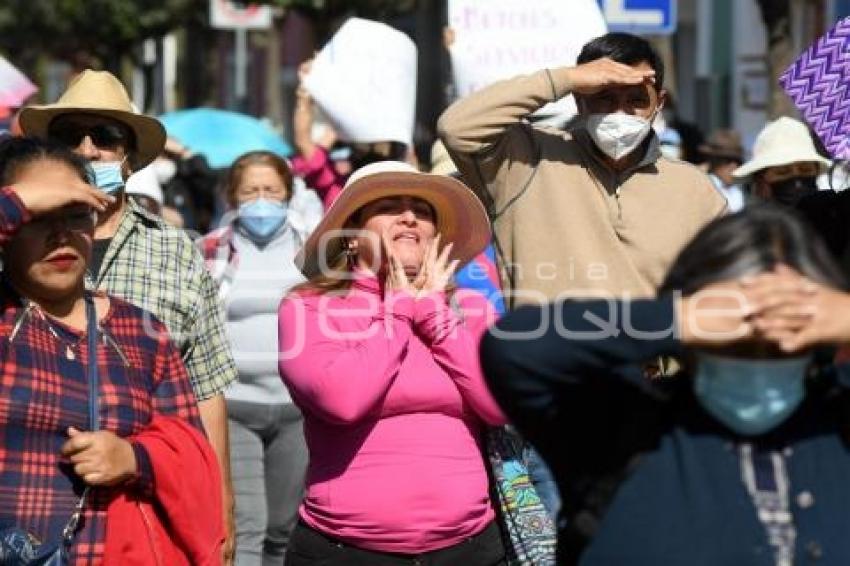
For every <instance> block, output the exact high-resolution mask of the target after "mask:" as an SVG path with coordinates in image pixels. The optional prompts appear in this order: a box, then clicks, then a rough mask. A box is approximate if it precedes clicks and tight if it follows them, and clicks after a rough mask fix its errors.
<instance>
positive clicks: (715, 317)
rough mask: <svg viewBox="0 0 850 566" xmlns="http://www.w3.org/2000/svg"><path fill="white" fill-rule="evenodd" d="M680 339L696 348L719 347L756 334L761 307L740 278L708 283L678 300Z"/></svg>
mask: <svg viewBox="0 0 850 566" xmlns="http://www.w3.org/2000/svg"><path fill="white" fill-rule="evenodd" d="M675 308H676V324H677V331H678V336H679V339H680V340H681V341H682V343H683V344H687V345H688V346H694V347H716V346H724V345H728V344H732V343H735V342H739V341H743V340H747V339H750V338H753V337H754V336H755V325H754V324H753V321H752V317H753V315H754V314H755V313H756V312H757V311H758V308H759V306H758V305H757V304H756V302H755V300H754V298H753V297H752V296H751V294H750V293H748V290H747V289H746V288H745V287H744V286H743V285H742V284H741V282H739V281H724V282H720V283H715V284H712V285H708V286H706V287H704V288H703V289H700V290H699V291H697V292H696V293H694V294H693V295H689V296H687V297H678V298H677V299H676V302H675Z"/></svg>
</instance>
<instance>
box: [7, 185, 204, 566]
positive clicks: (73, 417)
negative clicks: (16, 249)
mask: <svg viewBox="0 0 850 566" xmlns="http://www.w3.org/2000/svg"><path fill="white" fill-rule="evenodd" d="M27 219H28V214H27V212H26V211H25V209H24V208H23V205H22V204H21V202H20V201H19V200H18V198H17V197H16V196H15V195H14V194H13V193H12V192H11V191H9V190H7V189H0V245H2V244H4V243H5V242H7V241H8V240H9V238H10V237H11V236H12V235H13V234H14V232H15V231H16V230H17V229H18V228H19V227H20V226H21V225H22V224H23V223H24V222H25V221H26V220H27ZM100 333H101V336H102V338H101V340H100V341H99V344H98V352H97V360H98V364H99V365H98V368H99V407H98V414H99V419H100V428H101V429H102V430H108V431H112V432H114V433H115V434H117V435H118V436H120V437H129V436H132V435H133V434H135V433H138V432H139V431H141V430H142V429H143V428H144V427H145V426H146V424H147V423H149V422H150V420H151V418H152V416H153V415H154V414H167V415H176V416H180V417H183V418H185V419H187V420H189V421H190V422H192V423H193V424H195V425H196V426H198V427H199V428H200V420H199V416H198V411H197V406H196V402H195V397H194V394H193V393H192V387H191V384H190V383H189V378H188V375H187V373H186V369H185V367H184V366H183V363H182V361H181V359H180V354H179V352H178V351H177V349H176V348H175V347H174V346H173V344H172V342H171V340H170V339H169V335H168V332H167V331H166V329H165V327H164V325H163V324H162V323H160V322H159V321H158V320H156V319H155V318H154V317H153V316H152V315H150V314H149V313H147V312H145V311H143V310H141V309H139V308H138V307H135V306H133V305H131V304H130V303H127V302H125V301H122V300H120V299H116V298H114V297H110V307H109V311H108V312H107V313H106V316H105V317H104V319H103V320H102V321H101V322H100ZM88 361H89V352H88V345H87V341H86V333H85V332H82V331H78V330H75V329H73V328H70V327H68V326H66V325H64V324H62V323H60V322H58V321H56V320H53V319H50V318H48V317H47V315H45V314H43V313H42V311H41V310H40V309H38V307H36V306H34V305H32V304H27V303H25V302H24V301H22V300H21V299H20V298H19V297H18V296H16V294H15V293H14V292H12V291H11V290H10V289H9V287H8V286H5V285H4V286H2V287H0V527H3V526H18V527H20V528H23V529H25V530H27V531H28V532H30V533H32V534H34V535H36V536H37V537H38V538H39V539H40V540H42V541H56V540H58V539H59V536H60V533H61V530H62V528H63V527H64V525H65V523H66V522H67V521H68V518H69V517H70V515H71V513H72V511H73V508H74V505H75V504H76V502H77V500H78V498H79V496H80V494H81V492H82V489H83V487H84V486H83V484H82V482H81V481H80V480H79V478H77V476H76V475H75V474H74V472H73V469H72V467H71V466H70V465H69V464H68V463H67V462H66V461H65V460H64V459H63V458H62V456H61V454H60V450H61V447H62V445H63V444H64V442H65V441H66V440H67V438H68V437H67V434H66V431H67V429H68V427H71V426H73V427H76V428H78V429H80V430H86V429H88V428H89V425H88V379H87V374H86V368H87V364H88ZM133 449H134V452H135V454H136V458H137V461H138V464H139V475H138V478H137V479H136V480H134V481H133V482H132V483H130V484H125V485H124V486H120V487H115V488H95V489H93V490H92V492H91V493H92V495H91V497H90V498H89V500H88V501H87V503H86V507H85V510H84V514H83V520H82V521H81V524H80V528H79V529H78V531H77V534H76V537H75V539H74V544H73V546H72V548H71V556H70V558H71V564H74V565H95V564H100V563H101V562H102V559H103V549H104V538H105V534H106V508H107V506H108V503H109V501H110V500H111V498H112V497H114V496H115V494H116V493H118V491H119V490H121V489H135V490H141V493H142V494H150V493H151V490H152V489H153V488H154V486H153V483H152V477H151V469H150V463H149V461H148V459H147V454H146V452H145V451H144V448H142V447H141V446H140V445H138V444H133Z"/></svg>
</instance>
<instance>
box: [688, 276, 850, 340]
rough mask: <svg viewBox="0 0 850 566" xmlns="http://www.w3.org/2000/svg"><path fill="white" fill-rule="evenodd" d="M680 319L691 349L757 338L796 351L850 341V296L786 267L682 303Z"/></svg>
mask: <svg viewBox="0 0 850 566" xmlns="http://www.w3.org/2000/svg"><path fill="white" fill-rule="evenodd" d="M677 315H678V322H679V329H680V336H681V339H682V341H683V342H684V343H685V344H688V345H692V346H724V345H728V344H732V343H735V342H739V341H744V340H748V339H756V340H760V341H764V342H768V343H772V344H775V345H776V346H778V347H779V348H780V349H782V350H783V351H785V352H788V353H792V352H799V351H801V350H804V349H806V348H809V347H811V346H813V345H815V344H840V343H847V342H850V295H849V294H847V293H844V292H841V291H837V290H835V289H831V288H829V287H826V286H824V285H821V284H819V283H815V282H814V281H812V280H810V279H808V278H806V277H804V276H802V275H800V274H799V273H797V272H796V271H794V270H793V269H791V268H789V267H787V266H784V265H780V266H778V267H777V268H776V269H775V270H773V271H771V272H766V273H762V274H759V275H756V276H753V277H746V278H743V279H742V280H740V281H732V282H724V283H719V284H715V285H710V286H708V287H706V288H705V289H702V290H701V291H699V292H697V293H695V294H693V295H691V296H689V297H684V298H682V299H679V301H678V302H677Z"/></svg>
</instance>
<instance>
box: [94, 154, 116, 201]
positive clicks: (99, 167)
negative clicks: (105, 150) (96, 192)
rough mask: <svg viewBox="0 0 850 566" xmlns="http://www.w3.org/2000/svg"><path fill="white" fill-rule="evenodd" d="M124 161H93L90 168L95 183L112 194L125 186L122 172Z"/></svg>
mask: <svg viewBox="0 0 850 566" xmlns="http://www.w3.org/2000/svg"><path fill="white" fill-rule="evenodd" d="M123 164H124V162H123V161H91V162H89V169H90V173H91V177H92V179H93V181H94V182H93V184H94V185H95V186H96V187H97V188H98V189H100V190H101V191H103V192H105V193H106V194H109V195H112V194H115V193H117V192H118V191H120V190H121V189H123V188H124V175H123V174H122V172H121V166H122V165H123Z"/></svg>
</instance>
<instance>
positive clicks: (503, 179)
mask: <svg viewBox="0 0 850 566" xmlns="http://www.w3.org/2000/svg"><path fill="white" fill-rule="evenodd" d="M663 80H664V68H663V64H662V62H661V59H660V58H659V57H658V55H657V54H656V53H655V51H654V50H653V49H652V47H651V46H650V45H649V44H648V43H647V42H646V41H645V40H643V39H641V38H639V37H637V36H634V35H630V34H622V33H609V34H607V35H605V36H602V37H600V38H597V39H594V40H593V41H591V42H589V43H588V44H587V45H585V46H584V48H583V49H582V52H581V54H580V55H579V58H578V64H577V66H575V67H562V68H557V69H545V70H542V71H539V72H537V73H534V74H532V75H527V76H520V77H516V78H514V79H510V80H507V81H502V82H499V83H496V84H494V85H491V86H490V87H487V88H485V89H483V90H481V91H478V92H476V93H474V94H472V95H470V96H468V97H466V98H464V99H463V100H459V101H457V102H456V103H455V104H453V105H452V106H451V107H450V108H448V109H447V110H446V111H445V113H444V114H443V115H442V117H441V118H440V121H439V124H438V129H439V132H440V136H441V137H442V139H443V141H444V142H445V144H446V146H447V147H448V149H449V151H450V153H451V155H452V158H453V159H454V161H455V163H456V164H457V166H458V169H459V170H460V172H461V174H462V175H463V179H464V180H465V181H466V182H467V184H469V185H470V186H471V187H472V188H473V189H474V190H475V191H476V192H477V193H478V195H479V196H480V197H481V199H482V200H483V201H484V203H485V205H486V206H487V208H488V211H489V213H490V216H491V219H492V221H493V227H494V241H495V245H496V251H497V257H498V260H499V263H500V271H501V278H502V285H503V289H504V291H505V293H506V304H507V305H508V307H509V308H514V307H516V306H517V305H520V304H523V303H532V302H543V301H548V300H552V299H555V298H557V297H559V296H599V295H600V294H602V295H606V296H617V297H622V296H632V297H638V296H649V295H652V294H654V292H655V289H656V287H657V286H658V285H659V284H660V283H661V281H662V278H663V277H664V274H665V272H666V270H667V268H668V266H669V265H670V264H671V263H672V261H673V260H674V259H675V257H676V255H677V254H678V252H679V250H680V249H681V248H682V247H683V246H684V245H685V244H686V243H687V242H688V241H689V240H690V239H691V238H692V237H693V236H694V235H695V234H696V232H698V231H699V230H700V228H702V227H703V226H704V225H705V224H706V223H707V222H709V221H710V220H712V219H713V218H716V217H717V216H719V215H721V214H723V212H724V211H725V209H726V202H725V199H724V198H723V196H722V195H720V193H719V192H718V191H717V190H716V189H715V188H714V186H713V185H712V183H711V181H710V180H709V179H708V177H707V176H706V175H704V174H703V173H702V172H700V171H699V170H698V169H696V168H695V167H693V166H691V165H690V164H687V163H684V162H680V161H675V160H671V159H667V158H665V157H662V156H661V153H660V151H659V149H658V139H657V137H656V136H655V134H654V133H653V131H652V128H651V122H652V120H653V119H654V118H655V116H656V114H657V113H658V112H659V110H660V109H661V107H662V106H663V104H664V99H665V95H666V93H665V91H664V89H663V88H662V86H663ZM568 94H573V95H574V96H575V98H576V103H577V106H578V109H579V114H580V116H579V120H578V121H577V124H578V125H577V126H576V127H574V128H572V129H571V130H570V131H563V130H557V129H547V128H539V127H535V126H533V125H531V124H530V123H529V122H528V121H527V120H526V118H527V117H528V116H529V115H530V114H532V113H533V112H534V111H536V110H537V109H539V108H540V107H542V106H543V105H545V104H547V103H549V102H552V101H555V100H558V99H560V98H562V97H564V96H566V95H568Z"/></svg>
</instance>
